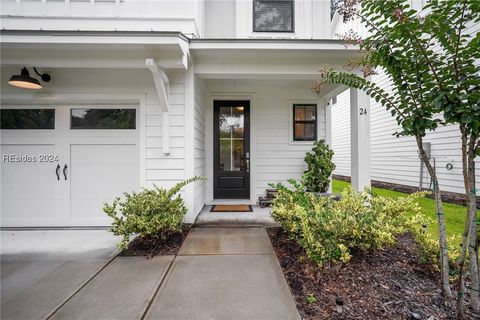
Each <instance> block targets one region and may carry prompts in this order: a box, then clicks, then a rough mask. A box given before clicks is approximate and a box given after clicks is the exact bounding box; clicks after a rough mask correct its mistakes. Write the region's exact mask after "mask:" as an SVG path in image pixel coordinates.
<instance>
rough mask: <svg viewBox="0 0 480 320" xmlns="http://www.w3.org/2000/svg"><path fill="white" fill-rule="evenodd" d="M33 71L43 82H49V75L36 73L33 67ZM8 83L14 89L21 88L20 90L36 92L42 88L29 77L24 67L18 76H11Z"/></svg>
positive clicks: (35, 80)
mask: <svg viewBox="0 0 480 320" xmlns="http://www.w3.org/2000/svg"><path fill="white" fill-rule="evenodd" d="M33 70H34V71H35V73H36V74H37V75H39V76H40V77H41V79H42V81H43V82H49V81H50V80H51V77H50V75H49V74H46V73H39V72H38V71H37V68H35V67H34V68H33ZM8 83H9V84H10V85H12V86H14V87H17V88H22V89H33V90H38V89H42V88H43V87H42V85H41V84H40V81H38V80H37V79H36V78H33V77H31V76H30V73H29V72H28V69H27V68H26V67H24V68H23V69H22V71H21V72H20V74H18V75H13V76H12V77H11V78H10V80H9V81H8Z"/></svg>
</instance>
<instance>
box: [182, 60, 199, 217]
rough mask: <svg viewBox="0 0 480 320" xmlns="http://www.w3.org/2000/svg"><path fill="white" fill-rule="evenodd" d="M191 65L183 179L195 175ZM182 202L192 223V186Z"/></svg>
mask: <svg viewBox="0 0 480 320" xmlns="http://www.w3.org/2000/svg"><path fill="white" fill-rule="evenodd" d="M193 68H194V67H193V65H192V64H189V68H188V69H187V70H186V72H185V105H184V108H185V110H184V114H185V116H184V118H185V127H184V130H185V138H184V139H185V146H184V148H185V149H184V150H185V169H184V174H185V176H184V179H190V178H192V177H193V176H194V175H195V159H194V158H195V150H194V148H195V145H194V139H195V138H194V126H195V78H194V77H195V74H194V69H193ZM184 200H185V205H186V207H187V209H188V212H187V215H186V216H185V218H184V221H185V222H187V223H193V222H194V221H195V218H196V215H197V212H195V189H194V184H193V183H190V184H188V185H186V186H185V187H184Z"/></svg>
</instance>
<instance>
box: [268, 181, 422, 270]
mask: <svg viewBox="0 0 480 320" xmlns="http://www.w3.org/2000/svg"><path fill="white" fill-rule="evenodd" d="M277 188H278V189H279V192H278V195H277V198H276V199H275V200H274V202H273V208H272V217H273V218H274V220H275V221H276V222H277V223H279V224H280V225H281V226H282V227H283V229H284V230H285V231H286V232H288V233H289V234H290V236H291V238H292V239H294V240H296V241H297V242H298V243H299V244H300V245H301V246H302V247H303V248H304V249H305V252H306V254H307V256H308V257H309V258H310V259H311V260H313V261H315V262H317V263H318V264H319V265H323V264H325V263H327V262H330V261H332V262H347V261H348V260H350V258H351V256H352V254H354V253H355V252H356V251H368V250H372V249H378V248H382V247H384V246H388V245H392V244H394V243H395V236H396V235H397V234H399V233H402V232H405V227H404V224H405V221H406V218H405V214H406V213H407V212H412V211H413V212H417V213H419V212H420V206H419V205H418V203H417V202H416V199H417V198H418V197H420V196H422V195H423V194H422V193H418V194H413V195H409V196H406V197H404V198H398V199H393V198H386V197H380V196H372V195H371V194H370V193H369V192H368V190H366V191H364V192H360V193H357V192H356V191H355V190H353V189H352V188H351V187H350V188H346V189H345V190H344V191H343V193H342V197H341V200H340V201H335V200H333V199H331V198H328V197H318V196H316V195H315V194H313V193H305V192H303V188H302V185H301V184H294V188H293V189H292V190H290V189H287V188H286V187H284V186H281V185H277Z"/></svg>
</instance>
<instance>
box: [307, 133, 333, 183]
mask: <svg viewBox="0 0 480 320" xmlns="http://www.w3.org/2000/svg"><path fill="white" fill-rule="evenodd" d="M332 158H333V151H332V149H330V147H329V146H328V145H327V144H325V140H319V141H316V142H315V143H314V145H313V148H312V151H311V152H308V153H307V154H306V155H305V163H306V164H307V170H306V171H305V172H304V173H303V176H302V182H303V185H305V186H306V187H307V189H308V190H309V191H313V192H327V190H328V186H329V184H330V175H331V174H332V172H333V170H334V169H335V165H334V164H333V162H332Z"/></svg>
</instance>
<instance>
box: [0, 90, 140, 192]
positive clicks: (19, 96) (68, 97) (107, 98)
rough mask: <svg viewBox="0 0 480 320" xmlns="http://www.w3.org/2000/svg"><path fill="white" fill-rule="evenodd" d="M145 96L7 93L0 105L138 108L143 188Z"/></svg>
mask: <svg viewBox="0 0 480 320" xmlns="http://www.w3.org/2000/svg"><path fill="white" fill-rule="evenodd" d="M146 99H147V98H146V94H145V93H124V94H119V93H118V92H112V93H53V94H52V93H43V92H42V93H8V94H3V95H2V100H1V104H2V105H3V104H9V103H12V104H20V103H22V104H36V105H40V104H59V103H74V104H105V103H133V104H138V106H139V119H137V122H138V126H139V128H138V129H139V132H138V149H139V152H138V153H139V170H140V172H139V183H138V184H139V187H141V186H145V185H146V182H145V139H146V136H145V122H146V119H145V117H146V112H145V109H146Z"/></svg>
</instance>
